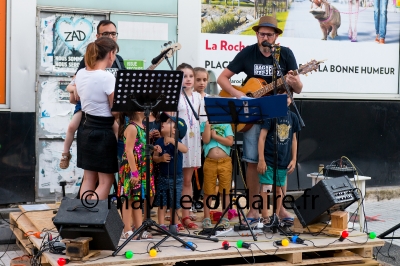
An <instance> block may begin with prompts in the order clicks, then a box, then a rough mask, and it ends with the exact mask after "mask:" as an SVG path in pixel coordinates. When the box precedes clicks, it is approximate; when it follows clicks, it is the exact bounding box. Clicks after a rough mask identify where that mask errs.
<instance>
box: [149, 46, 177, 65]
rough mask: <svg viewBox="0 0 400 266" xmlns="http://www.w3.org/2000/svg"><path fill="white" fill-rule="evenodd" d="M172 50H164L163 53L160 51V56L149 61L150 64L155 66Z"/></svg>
mask: <svg viewBox="0 0 400 266" xmlns="http://www.w3.org/2000/svg"><path fill="white" fill-rule="evenodd" d="M171 49H172V48H169V49H166V50H165V51H162V52H161V54H159V55H158V56H156V57H154V58H153V60H151V63H152V64H153V65H155V64H157V63H158V61H160V59H161V58H162V57H163V56H164V55H165V54H166V53H168V52H169V50H171Z"/></svg>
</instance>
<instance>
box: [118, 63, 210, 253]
mask: <svg viewBox="0 0 400 266" xmlns="http://www.w3.org/2000/svg"><path fill="white" fill-rule="evenodd" d="M182 80H183V72H182V71H165V70H157V71H156V70H120V71H118V73H117V77H116V84H115V90H114V102H113V108H112V111H122V112H123V111H144V115H145V118H146V148H145V158H146V161H147V162H150V145H149V143H150V141H149V140H150V136H149V135H150V134H149V116H150V112H151V111H167V112H176V111H177V109H178V102H179V95H180V92H181V85H182ZM146 183H147V184H148V185H147V186H146V201H147V204H146V219H145V220H144V221H143V223H142V225H141V226H140V227H139V228H137V229H136V230H135V232H133V234H132V235H130V236H129V237H128V238H127V239H126V240H125V241H124V243H122V245H120V246H119V247H118V249H117V250H116V251H114V252H113V253H112V255H113V256H114V257H115V256H116V255H117V254H118V252H119V251H121V249H122V248H123V247H125V246H126V245H127V244H128V243H129V242H130V241H131V240H132V239H133V238H134V237H135V236H136V235H138V234H141V233H142V232H143V231H144V230H146V229H149V228H151V227H152V226H154V227H155V228H157V230H156V231H159V232H162V233H163V234H166V235H167V236H166V237H165V238H164V239H161V240H160V242H159V243H157V244H156V245H155V246H154V247H157V246H159V245H161V244H162V243H163V242H164V241H165V240H166V239H167V238H168V237H173V238H174V239H175V240H177V241H179V242H180V243H182V244H183V246H185V247H187V248H190V249H191V250H193V251H194V250H195V249H196V248H195V247H194V246H193V245H189V244H188V243H186V242H185V241H183V240H182V239H180V238H179V237H178V236H177V235H178V233H173V232H170V231H167V230H164V229H163V228H162V227H161V226H159V225H158V224H157V223H156V222H155V221H153V220H152V219H151V218H150V196H149V195H150V167H146ZM174 195H175V191H174ZM174 198H175V197H174ZM173 204H175V202H173ZM204 239H209V240H211V241H215V242H218V239H210V238H204Z"/></svg>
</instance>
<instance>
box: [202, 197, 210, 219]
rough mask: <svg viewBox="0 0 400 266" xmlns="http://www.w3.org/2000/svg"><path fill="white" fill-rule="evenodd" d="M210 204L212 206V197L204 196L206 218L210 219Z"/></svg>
mask: <svg viewBox="0 0 400 266" xmlns="http://www.w3.org/2000/svg"><path fill="white" fill-rule="evenodd" d="M210 204H211V197H210V195H207V194H204V196H203V205H204V207H203V208H204V218H210V208H208V206H211V205H210Z"/></svg>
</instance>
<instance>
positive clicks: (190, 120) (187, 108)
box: [182, 93, 194, 138]
mask: <svg viewBox="0 0 400 266" xmlns="http://www.w3.org/2000/svg"><path fill="white" fill-rule="evenodd" d="M182 94H183V93H182ZM183 97H185V96H184V95H183ZM187 100H188V99H186V97H185V104H186V112H187V116H188V119H189V126H190V132H189V138H193V137H194V132H193V130H192V127H193V113H192V114H189V104H188V102H187ZM192 103H193V104H194V98H193V93H192Z"/></svg>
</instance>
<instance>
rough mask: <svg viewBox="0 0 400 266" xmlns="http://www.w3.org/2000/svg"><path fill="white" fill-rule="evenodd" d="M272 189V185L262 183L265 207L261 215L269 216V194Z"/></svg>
mask: <svg viewBox="0 0 400 266" xmlns="http://www.w3.org/2000/svg"><path fill="white" fill-rule="evenodd" d="M271 190H272V185H266V184H261V193H260V195H261V197H262V199H263V208H262V210H261V215H262V217H263V218H268V217H269V214H268V210H269V203H270V202H269V200H268V194H269V193H270V192H271Z"/></svg>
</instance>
